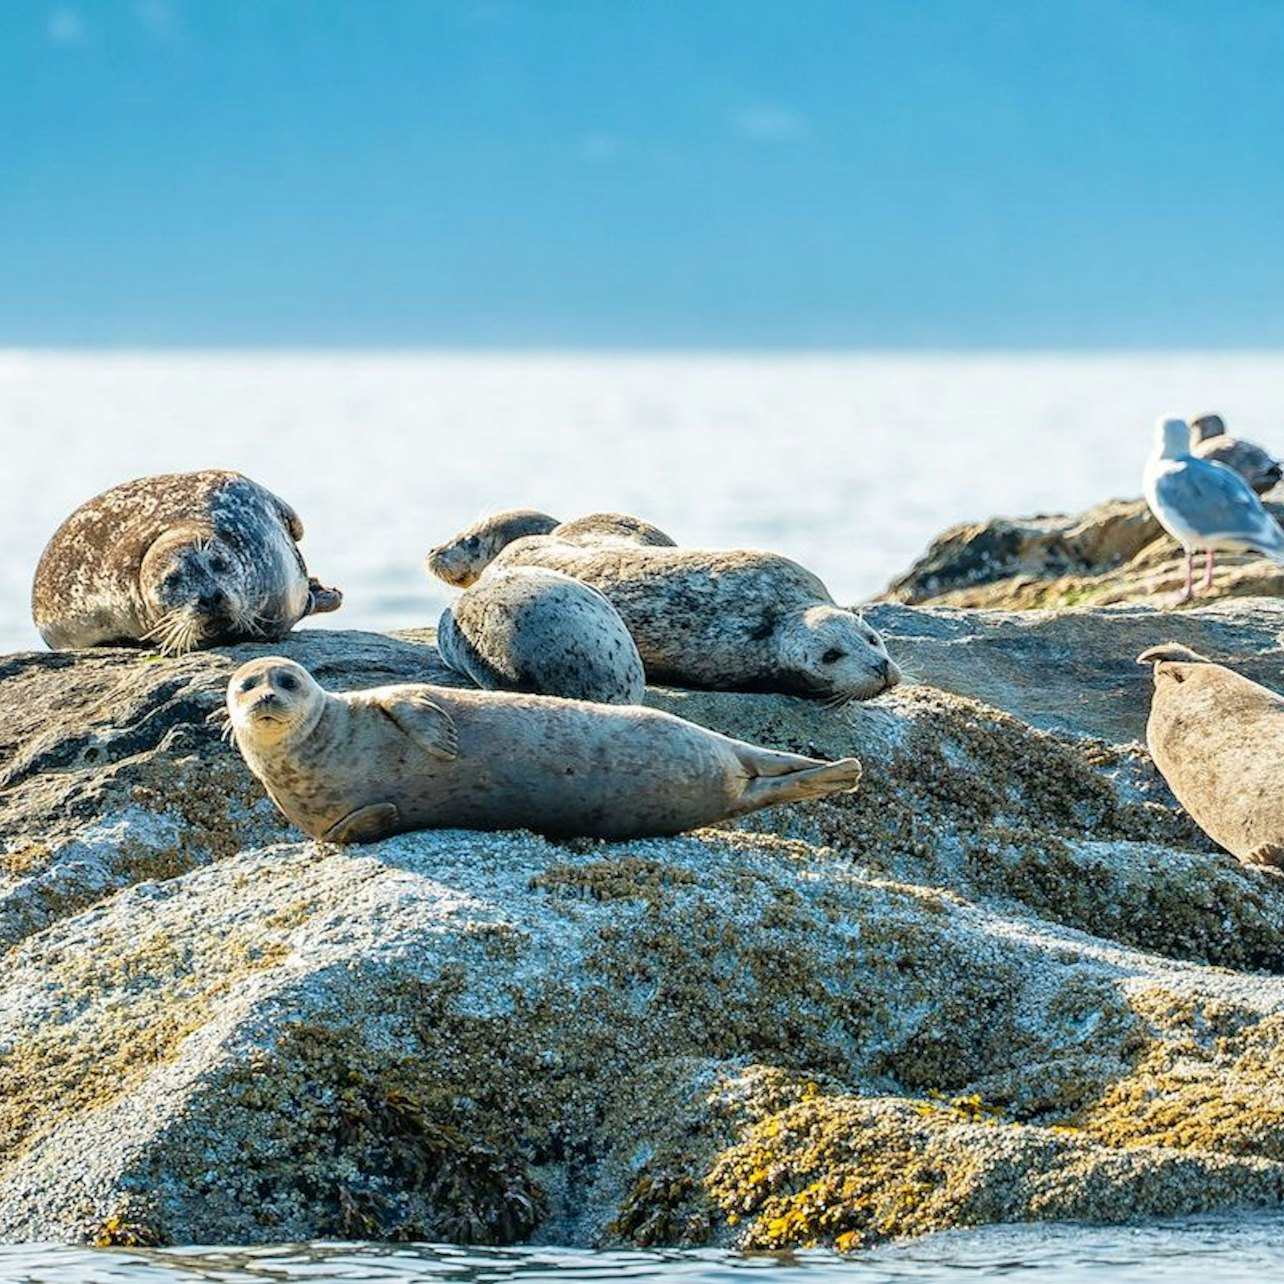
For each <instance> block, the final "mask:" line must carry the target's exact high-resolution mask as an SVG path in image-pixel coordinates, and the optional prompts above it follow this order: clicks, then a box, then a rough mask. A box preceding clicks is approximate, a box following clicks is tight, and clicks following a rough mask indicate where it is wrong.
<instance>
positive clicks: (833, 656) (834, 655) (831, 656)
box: [820, 646, 847, 664]
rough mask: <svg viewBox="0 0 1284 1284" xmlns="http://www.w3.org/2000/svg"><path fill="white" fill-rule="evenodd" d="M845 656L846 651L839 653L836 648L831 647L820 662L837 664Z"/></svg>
mask: <svg viewBox="0 0 1284 1284" xmlns="http://www.w3.org/2000/svg"><path fill="white" fill-rule="evenodd" d="M846 654H847V652H846V651H840V650H839V649H838V648H837V647H836V646H831V647H830V648H829V650H828V651H826V652H825V654H824V655H822V656H821V657H820V662H821V664H837V663H838V661H839V660H841V659H842V658H843V656H845V655H846Z"/></svg>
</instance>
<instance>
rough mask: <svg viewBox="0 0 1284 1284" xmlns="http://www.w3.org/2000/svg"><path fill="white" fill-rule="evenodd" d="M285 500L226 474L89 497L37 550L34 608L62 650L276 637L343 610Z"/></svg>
mask: <svg viewBox="0 0 1284 1284" xmlns="http://www.w3.org/2000/svg"><path fill="white" fill-rule="evenodd" d="M302 537H303V524H302V523H301V522H300V521H299V518H298V515H297V514H296V513H295V511H294V510H293V509H292V508H291V507H290V506H289V505H288V504H287V503H285V501H284V500H281V499H278V498H277V496H275V495H274V494H272V492H271V491H269V490H267V489H266V488H265V487H263V486H260V485H259V484H258V483H257V482H254V481H251V480H250V479H249V478H248V477H244V476H242V475H241V474H240V473H235V472H227V471H223V470H220V469H209V470H206V471H203V472H193V473H170V474H162V475H159V476H155V477H140V478H137V479H136V480H134V481H129V482H125V483H123V484H122V485H120V486H113V487H112V488H111V489H110V490H107V491H104V492H103V493H102V494H101V495H97V496H95V497H94V498H93V499H91V500H89V501H88V502H87V503H84V504H82V505H81V506H80V507H79V508H78V509H76V511H75V512H74V513H72V515H71V516H70V517H68V518H67V520H66V521H65V522H63V524H62V525H61V526H60V527H59V528H58V530H57V531H56V532H55V533H54V535H53V538H52V539H51V540H50V541H49V543H48V545H47V546H46V547H45V551H44V553H43V554H42V555H41V558H40V564H39V566H38V567H37V569H36V577H35V583H34V584H33V586H32V592H31V611H32V616H33V617H34V619H35V623H36V628H37V629H39V630H40V635H41V637H43V638H44V640H45V642H46V643H48V645H49V646H51V647H53V648H54V649H55V650H66V649H69V648H74V647H90V646H109V645H113V644H137V643H151V644H153V645H155V646H156V647H157V648H158V649H159V650H161V651H162V652H165V653H167V654H182V653H183V652H186V651H191V650H195V649H197V648H200V647H208V646H216V645H218V644H220V643H225V642H237V641H246V640H264V641H270V640H275V639H277V638H280V637H281V636H282V635H284V634H285V633H286V632H288V630H289V629H290V628H292V627H293V626H294V624H296V623H297V622H298V621H299V620H300V619H302V618H303V616H305V615H309V614H316V613H319V612H322V611H334V610H337V609H338V607H339V606H340V604H341V603H342V601H343V597H342V594H340V593H339V591H338V590H337V589H333V588H326V587H324V586H323V585H322V584H320V583H319V582H318V581H317V580H315V579H312V578H310V577H309V576H308V572H307V567H306V566H305V565H304V562H303V557H302V554H301V553H300V552H299V549H298V545H297V543H296V542H295V541H297V540H299V539H301V538H302Z"/></svg>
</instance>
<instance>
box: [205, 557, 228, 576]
mask: <svg viewBox="0 0 1284 1284" xmlns="http://www.w3.org/2000/svg"><path fill="white" fill-rule="evenodd" d="M230 569H231V568H230V567H229V566H228V564H227V558H225V557H211V558H210V570H211V571H213V572H214V574H215V575H222V574H223V572H224V571H226V570H230Z"/></svg>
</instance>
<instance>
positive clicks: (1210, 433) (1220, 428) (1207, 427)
mask: <svg viewBox="0 0 1284 1284" xmlns="http://www.w3.org/2000/svg"><path fill="white" fill-rule="evenodd" d="M1225 435H1226V422H1225V420H1224V419H1222V417H1221V415H1197V416H1196V417H1195V418H1194V419H1192V420H1191V421H1190V437H1191V440H1192V441H1207V440H1208V439H1209V437H1224V436H1225Z"/></svg>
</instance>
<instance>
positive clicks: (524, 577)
mask: <svg viewBox="0 0 1284 1284" xmlns="http://www.w3.org/2000/svg"><path fill="white" fill-rule="evenodd" d="M437 650H438V652H439V653H440V654H441V658H442V659H443V660H444V661H445V662H446V663H447V664H448V665H449V666H450V667H451V668H452V669H454V670H455V672H456V673H459V674H462V675H463V676H464V677H466V678H469V679H471V681H473V682H474V683H476V685H477V686H479V687H484V688H486V689H487V690H488V691H525V692H529V693H531V694H535V695H552V696H562V697H564V698H567V699H572V700H595V701H598V702H599V703H601V704H641V703H642V697H643V695H644V694H645V692H646V676H645V673H644V672H643V669H642V657H641V656H640V655H638V649H637V647H636V646H635V645H634V642H633V639H632V637H630V636H629V631H628V629H627V628H625V627H624V621H623V620H622V619H620V614H619V612H618V611H617V610H616V609H615V607H613V606H612V605H611V604H610V602H608V601H607V600H606V598H604V597H603V596H602V594H601V593H599V592H598V591H597V589H595V588H590V587H589V586H588V585H587V584H581V583H580V581H579V580H573V579H572V578H571V577H570V576H569V575H563V574H562V573H561V572H560V571H546V570H541V569H540V568H539V567H534V566H517V567H513V568H512V569H507V570H504V569H499V568H496V569H494V570H492V571H490V572H489V573H488V574H486V575H483V576H482V577H481V579H480V580H478V581H477V583H476V584H474V585H473V586H472V587H471V588H468V589H465V590H464V592H463V593H462V594H460V596H459V597H458V598H457V599H456V600H455V601H454V602H452V603H451V605H450V606H448V607H447V608H446V609H445V610H444V611H443V612H442V613H441V619H440V620H439V621H438V622H437Z"/></svg>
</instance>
